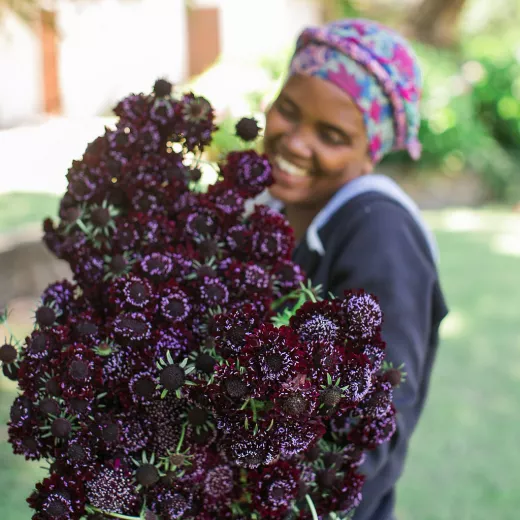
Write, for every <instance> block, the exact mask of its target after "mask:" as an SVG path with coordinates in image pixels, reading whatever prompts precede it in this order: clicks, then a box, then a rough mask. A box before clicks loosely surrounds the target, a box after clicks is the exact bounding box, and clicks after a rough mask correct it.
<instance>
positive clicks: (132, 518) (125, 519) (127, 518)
mask: <svg viewBox="0 0 520 520" xmlns="http://www.w3.org/2000/svg"><path fill="white" fill-rule="evenodd" d="M88 507H89V509H92V510H93V511H95V512H96V513H101V514H103V515H106V516H112V517H114V518H123V520H141V517H139V516H126V515H120V514H119V513H109V512H108V511H103V510H102V509H98V508H97V507H94V506H88Z"/></svg>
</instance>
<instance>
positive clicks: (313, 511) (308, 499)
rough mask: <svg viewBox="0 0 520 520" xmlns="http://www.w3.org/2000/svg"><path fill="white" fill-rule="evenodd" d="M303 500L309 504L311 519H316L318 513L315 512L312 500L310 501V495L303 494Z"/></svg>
mask: <svg viewBox="0 0 520 520" xmlns="http://www.w3.org/2000/svg"><path fill="white" fill-rule="evenodd" d="M305 500H307V504H308V505H309V509H310V510H311V514H312V518H313V520H318V513H317V512H316V508H315V507H314V502H313V501H312V498H311V497H310V495H305Z"/></svg>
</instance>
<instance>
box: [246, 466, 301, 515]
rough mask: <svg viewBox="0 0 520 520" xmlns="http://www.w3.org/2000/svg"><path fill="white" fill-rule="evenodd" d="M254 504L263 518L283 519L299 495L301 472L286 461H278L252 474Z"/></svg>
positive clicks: (251, 487)
mask: <svg viewBox="0 0 520 520" xmlns="http://www.w3.org/2000/svg"><path fill="white" fill-rule="evenodd" d="M249 479H250V482H251V483H250V488H249V489H250V492H251V495H252V504H253V506H254V507H255V509H256V510H257V511H258V512H259V513H260V516H261V518H282V517H283V516H282V515H284V514H285V513H287V511H288V510H289V509H290V507H291V503H292V501H293V500H294V499H295V498H296V496H297V494H298V488H299V481H300V472H299V471H298V469H297V468H296V467H295V466H293V465H291V464H290V463H289V462H286V461H278V462H276V463H275V464H272V465H271V466H268V467H265V468H263V469H262V471H260V472H250V474H249Z"/></svg>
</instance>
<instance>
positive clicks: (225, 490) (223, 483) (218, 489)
mask: <svg viewBox="0 0 520 520" xmlns="http://www.w3.org/2000/svg"><path fill="white" fill-rule="evenodd" d="M233 487H234V482H233V469H232V468H231V467H230V466H228V465H227V464H221V465H220V466H217V467H215V468H213V469H210V470H209V471H208V473H207V474H206V478H205V479H204V493H205V494H206V495H207V496H209V497H211V498H213V499H219V500H222V499H223V498H225V497H226V496H228V495H229V494H230V493H231V492H232V491H233Z"/></svg>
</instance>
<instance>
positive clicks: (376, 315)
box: [341, 291, 383, 340]
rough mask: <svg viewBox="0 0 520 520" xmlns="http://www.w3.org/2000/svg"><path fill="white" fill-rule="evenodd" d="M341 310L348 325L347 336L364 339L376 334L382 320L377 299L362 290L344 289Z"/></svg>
mask: <svg viewBox="0 0 520 520" xmlns="http://www.w3.org/2000/svg"><path fill="white" fill-rule="evenodd" d="M341 310H342V312H343V315H344V316H345V319H346V323H347V325H348V333H347V334H348V337H349V338H351V339H354V340H356V339H362V340H366V339H369V338H373V337H374V336H376V335H377V334H378V332H379V331H380V328H381V323H382V321H383V317H382V313H381V308H380V307H379V303H378V301H377V299H376V298H375V297H374V296H372V295H371V294H368V293H366V292H364V291H346V292H345V299H344V300H343V301H342V302H341Z"/></svg>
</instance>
